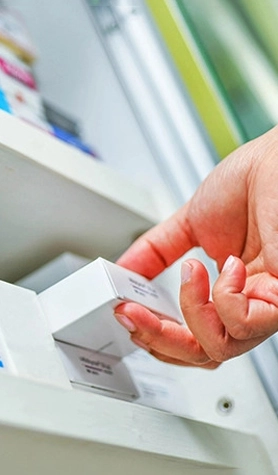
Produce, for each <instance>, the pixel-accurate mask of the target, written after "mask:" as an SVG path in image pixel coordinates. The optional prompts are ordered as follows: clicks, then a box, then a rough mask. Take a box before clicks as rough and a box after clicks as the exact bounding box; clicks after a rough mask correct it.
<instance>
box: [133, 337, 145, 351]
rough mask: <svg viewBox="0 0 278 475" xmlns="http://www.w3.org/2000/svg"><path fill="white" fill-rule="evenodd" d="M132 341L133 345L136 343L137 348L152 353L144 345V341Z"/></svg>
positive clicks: (134, 339) (135, 339)
mask: <svg viewBox="0 0 278 475" xmlns="http://www.w3.org/2000/svg"><path fill="white" fill-rule="evenodd" d="M131 341H132V342H133V343H135V345H137V346H139V347H140V348H142V349H143V350H146V351H150V348H149V347H148V346H147V345H146V344H145V343H143V342H142V341H140V340H137V338H132V339H131Z"/></svg>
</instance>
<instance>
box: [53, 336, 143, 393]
mask: <svg viewBox="0 0 278 475" xmlns="http://www.w3.org/2000/svg"><path fill="white" fill-rule="evenodd" d="M56 348H57V350H58V353H59V355H60V357H61V360H62V362H63V364H64V367H65V370H66V372H67V374H68V377H69V380H70V382H71V384H72V386H73V387H74V388H75V389H81V390H85V391H91V392H94V393H96V394H101V395H103V396H108V397H113V398H117V399H123V400H126V401H134V400H136V399H137V398H138V397H139V392H138V389H137V387H136V385H135V384H134V381H133V379H132V376H131V373H130V371H129V369H128V368H127V367H126V365H125V363H124V362H123V361H122V360H121V359H119V358H116V357H113V356H110V355H106V354H104V353H99V352H97V351H93V350H88V349H86V348H81V347H79V346H74V345H70V344H68V343H62V342H56Z"/></svg>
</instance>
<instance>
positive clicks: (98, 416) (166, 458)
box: [0, 375, 273, 475]
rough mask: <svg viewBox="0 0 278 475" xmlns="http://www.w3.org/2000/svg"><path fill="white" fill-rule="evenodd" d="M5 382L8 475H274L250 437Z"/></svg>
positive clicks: (1, 429)
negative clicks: (111, 474) (208, 474)
mask: <svg viewBox="0 0 278 475" xmlns="http://www.w3.org/2000/svg"><path fill="white" fill-rule="evenodd" d="M0 386H1V391H0V420H1V426H0V440H1V444H0V457H1V468H2V471H3V472H4V473H13V474H17V473H20V474H21V475H27V474H28V475H35V474H37V473H40V475H46V474H49V473H55V474H56V473H57V474H59V475H64V474H65V475H66V474H67V475H68V474H74V473H78V472H80V471H81V473H82V474H84V475H86V474H91V473H101V474H105V475H106V474H108V473H113V474H115V475H120V474H121V475H129V474H130V473H131V471H132V473H133V474H134V475H139V474H142V473H144V474H146V475H156V474H159V475H169V473H171V474H173V475H178V474H183V475H191V473H193V471H194V474H196V475H205V474H207V473H212V472H213V473H219V474H222V475H224V474H226V473H235V474H237V475H240V474H242V475H243V474H245V475H249V474H250V475H257V474H258V475H259V474H260V475H261V474H262V473H264V475H268V474H271V473H273V472H272V470H271V469H270V466H269V462H268V460H267V457H266V456H265V454H264V448H263V446H262V445H261V443H260V441H259V440H258V439H257V438H256V437H252V436H251V435H246V434H244V433H239V432H234V431H229V430H226V429H222V428H217V427H215V426H213V425H209V424H204V423H199V422H195V421H190V420H187V419H184V418H181V417H177V416H174V415H171V414H167V413H164V412H160V411H156V410H153V409H149V408H145V407H140V406H137V405H135V404H130V403H126V402H123V401H118V400H113V399H107V398H105V397H102V396H98V395H94V394H90V393H86V392H81V391H75V390H65V389H61V388H55V387H51V386H47V385H43V384H38V383H35V382H32V381H26V380H24V379H21V378H18V377H13V376H8V375H1V376H0ZM7 408H9V410H7Z"/></svg>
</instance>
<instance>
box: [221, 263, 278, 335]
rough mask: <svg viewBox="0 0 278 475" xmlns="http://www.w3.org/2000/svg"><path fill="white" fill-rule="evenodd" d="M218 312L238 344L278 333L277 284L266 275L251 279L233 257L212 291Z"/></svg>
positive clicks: (272, 277)
mask: <svg viewBox="0 0 278 475" xmlns="http://www.w3.org/2000/svg"><path fill="white" fill-rule="evenodd" d="M213 300H214V303H215V309H216V312H217V313H218V315H219V316H220V318H221V321H222V322H223V324H224V325H225V327H226V329H227V330H228V332H229V334H230V335H231V336H233V337H234V338H235V339H237V340H251V339H253V338H260V337H262V338H265V337H267V336H269V335H271V334H273V333H274V332H276V331H277V330H278V280H277V278H275V277H274V276H272V275H271V274H268V273H267V272H261V273H259V274H256V275H253V276H249V277H248V279H247V280H246V269H245V266H244V264H243V262H242V261H241V260H240V259H238V258H234V257H232V256H230V258H228V259H227V261H226V263H225V265H224V268H223V269H222V273H221V275H220V277H219V279H218V281H217V282H216V284H215V286H214V289H213Z"/></svg>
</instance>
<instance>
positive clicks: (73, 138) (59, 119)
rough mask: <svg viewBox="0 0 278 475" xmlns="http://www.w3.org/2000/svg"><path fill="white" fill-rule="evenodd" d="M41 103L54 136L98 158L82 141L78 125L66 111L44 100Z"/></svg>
mask: <svg viewBox="0 0 278 475" xmlns="http://www.w3.org/2000/svg"><path fill="white" fill-rule="evenodd" d="M43 105H44V112H45V116H46V119H47V121H48V123H49V124H50V125H51V127H52V133H53V135H54V136H55V137H57V138H58V139H60V140H62V141H63V142H66V143H68V144H70V145H73V146H74V147H76V148H79V149H80V150H82V152H85V153H87V154H89V155H91V156H92V157H94V158H98V159H99V158H100V157H99V155H98V154H97V152H96V151H95V150H94V149H93V147H92V146H91V145H89V144H88V143H86V142H84V141H83V139H82V136H81V130H80V125H79V123H78V121H77V120H76V119H75V118H73V117H70V116H69V115H68V114H67V113H65V112H64V111H62V110H61V109H59V108H57V107H56V106H53V105H52V104H50V103H48V102H46V101H43Z"/></svg>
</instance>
